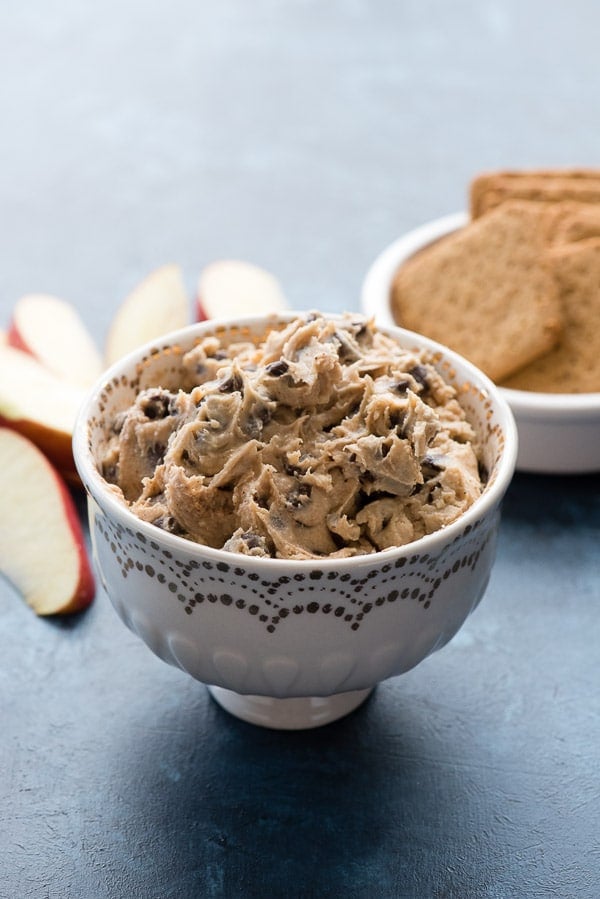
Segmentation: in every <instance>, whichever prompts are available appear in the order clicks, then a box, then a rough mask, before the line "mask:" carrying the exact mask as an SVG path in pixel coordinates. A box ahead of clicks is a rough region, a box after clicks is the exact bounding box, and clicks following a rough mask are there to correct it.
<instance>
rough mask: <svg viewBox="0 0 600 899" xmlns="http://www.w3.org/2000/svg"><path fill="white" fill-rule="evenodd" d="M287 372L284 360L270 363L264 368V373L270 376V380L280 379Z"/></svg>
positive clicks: (287, 367)
mask: <svg viewBox="0 0 600 899" xmlns="http://www.w3.org/2000/svg"><path fill="white" fill-rule="evenodd" d="M288 370H289V365H288V363H287V362H286V361H285V359H280V360H279V362H270V363H269V365H267V367H266V368H265V371H266V373H267V374H268V375H271V377H272V378H280V377H281V376H282V375H284V374H285V373H286V371H288Z"/></svg>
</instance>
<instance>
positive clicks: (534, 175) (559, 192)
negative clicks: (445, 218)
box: [469, 169, 600, 219]
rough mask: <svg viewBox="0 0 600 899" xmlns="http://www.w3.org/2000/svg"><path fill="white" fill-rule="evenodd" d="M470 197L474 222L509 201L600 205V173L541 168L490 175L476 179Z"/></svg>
mask: <svg viewBox="0 0 600 899" xmlns="http://www.w3.org/2000/svg"><path fill="white" fill-rule="evenodd" d="M469 195H470V210H471V217H472V218H473V219H476V218H479V217H480V216H482V215H484V214H485V213H486V212H489V211H490V210H491V209H494V208H495V207H496V206H499V205H500V204H501V203H505V202H506V201H507V200H533V201H536V202H540V203H556V202H561V201H572V202H578V203H600V170H598V169H554V170H552V169H548V170H544V169H538V170H534V171H499V172H491V173H486V174H482V175H478V176H477V177H476V178H474V179H473V181H472V182H471V186H470V190H469Z"/></svg>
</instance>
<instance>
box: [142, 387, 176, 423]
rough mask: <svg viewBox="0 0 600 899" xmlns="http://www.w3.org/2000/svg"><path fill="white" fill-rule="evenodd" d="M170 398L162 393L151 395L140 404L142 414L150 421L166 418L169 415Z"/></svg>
mask: <svg viewBox="0 0 600 899" xmlns="http://www.w3.org/2000/svg"><path fill="white" fill-rule="evenodd" d="M169 401H170V396H169V395H168V394H164V393H153V394H152V396H149V397H147V398H146V399H145V400H144V401H143V402H142V412H143V413H144V415H145V416H146V418H149V419H150V420H151V421H154V420H155V419H156V418H166V417H167V415H168V414H169Z"/></svg>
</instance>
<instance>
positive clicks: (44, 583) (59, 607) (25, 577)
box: [0, 428, 95, 615]
mask: <svg viewBox="0 0 600 899" xmlns="http://www.w3.org/2000/svg"><path fill="white" fill-rule="evenodd" d="M0 495H1V496H2V514H1V515H0V570H1V571H2V572H3V573H4V574H5V575H6V576H7V577H8V579H9V580H10V581H12V583H13V584H14V585H15V587H17V588H18V589H19V590H20V591H21V593H22V594H23V598H24V599H25V602H26V603H27V604H28V605H29V606H31V608H32V609H33V610H34V612H36V613H37V614H38V615H60V614H64V613H66V612H77V611H79V610H80V609H84V608H85V607H86V606H88V605H89V604H90V603H91V601H92V599H93V598H94V593H95V585H94V577H93V574H92V571H91V567H90V563H89V560H88V557H87V553H86V549H85V542H84V539H83V534H82V531H81V525H80V523H79V518H78V515H77V510H76V508H75V504H74V503H73V499H72V497H71V495H70V493H69V491H68V490H67V488H66V487H65V485H64V483H63V481H62V479H61V477H60V475H59V474H58V472H57V471H56V470H55V469H54V468H53V467H52V465H51V464H50V463H49V462H48V460H47V459H46V457H45V456H44V455H43V453H41V452H40V451H39V450H38V449H37V447H36V446H34V445H33V443H31V441H29V440H27V439H26V438H25V437H22V436H21V435H20V434H17V433H16V432H15V431H12V430H10V429H9V428H0Z"/></svg>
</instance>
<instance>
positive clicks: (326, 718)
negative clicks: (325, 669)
mask: <svg viewBox="0 0 600 899" xmlns="http://www.w3.org/2000/svg"><path fill="white" fill-rule="evenodd" d="M208 691H209V693H210V695H211V696H212V698H213V699H214V700H215V702H217V703H218V704H219V705H220V706H221V707H222V708H224V709H225V710H226V711H228V712H230V713H231V714H232V715H235V717H236V718H241V720H242V721H248V722H249V723H250V724H258V725H260V726H261V727H272V728H275V729H277V730H304V729H307V728H310V727H321V725H323V724H329V723H330V722H332V721H337V719H338V718H343V717H344V715H348V714H349V713H350V712H353V711H354V709H356V708H358V706H359V705H360V704H361V703H363V702H364V701H365V699H366V698H367V696H369V694H370V693H371V692H372V688H369V689H368V690H353V691H352V692H350V693H335V694H334V695H333V696H298V697H293V698H291V699H275V698H273V697H271V696H243V695H242V694H240V693H234V692H233V690H226V689H224V687H213V686H209V687H208Z"/></svg>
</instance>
